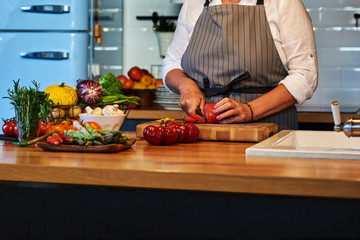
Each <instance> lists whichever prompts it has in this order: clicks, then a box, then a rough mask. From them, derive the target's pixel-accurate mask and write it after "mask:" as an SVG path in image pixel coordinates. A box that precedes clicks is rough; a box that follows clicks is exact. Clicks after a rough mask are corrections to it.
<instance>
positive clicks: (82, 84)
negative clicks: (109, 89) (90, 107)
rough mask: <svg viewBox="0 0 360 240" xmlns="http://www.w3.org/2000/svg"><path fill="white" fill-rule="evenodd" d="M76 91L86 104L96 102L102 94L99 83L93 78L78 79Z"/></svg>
mask: <svg viewBox="0 0 360 240" xmlns="http://www.w3.org/2000/svg"><path fill="white" fill-rule="evenodd" d="M76 91H77V94H78V96H79V98H80V100H81V101H83V102H84V103H87V104H95V103H97V102H98V101H99V100H100V98H101V96H102V94H103V89H102V86H101V85H100V83H98V82H95V81H93V80H82V81H78V83H77V85H76Z"/></svg>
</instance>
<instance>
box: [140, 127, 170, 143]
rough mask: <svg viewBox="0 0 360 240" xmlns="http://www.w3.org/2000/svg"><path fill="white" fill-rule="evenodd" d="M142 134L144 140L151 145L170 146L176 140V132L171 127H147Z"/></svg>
mask: <svg viewBox="0 0 360 240" xmlns="http://www.w3.org/2000/svg"><path fill="white" fill-rule="evenodd" d="M143 134H144V138H145V140H146V141H147V142H148V143H151V144H153V145H171V144H173V143H175V142H176V139H177V131H176V129H175V128H173V127H163V126H160V127H155V126H154V125H149V126H147V127H146V128H145V129H144V132H143Z"/></svg>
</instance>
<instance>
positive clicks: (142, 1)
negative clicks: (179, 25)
mask: <svg viewBox="0 0 360 240" xmlns="http://www.w3.org/2000/svg"><path fill="white" fill-rule="evenodd" d="M180 7H181V5H179V4H172V3H171V2H170V0H124V33H123V34H124V36H123V41H124V47H123V73H125V74H126V73H127V71H128V70H129V69H130V68H131V67H133V66H139V67H141V68H146V69H148V70H150V66H151V65H152V64H159V65H161V63H162V58H161V57H160V53H159V47H158V41H157V39H156V35H155V33H154V31H153V30H152V27H153V22H152V21H151V20H148V21H144V20H137V19H136V16H151V15H152V14H153V12H155V11H156V12H157V13H158V14H159V16H177V15H178V13H179V11H180Z"/></svg>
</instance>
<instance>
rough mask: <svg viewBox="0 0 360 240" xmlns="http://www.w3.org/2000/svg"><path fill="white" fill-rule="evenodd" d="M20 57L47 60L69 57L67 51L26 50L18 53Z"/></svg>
mask: <svg viewBox="0 0 360 240" xmlns="http://www.w3.org/2000/svg"><path fill="white" fill-rule="evenodd" d="M20 56H21V57H22V58H32V59H47V60H65V59H69V53H68V52H28V53H20Z"/></svg>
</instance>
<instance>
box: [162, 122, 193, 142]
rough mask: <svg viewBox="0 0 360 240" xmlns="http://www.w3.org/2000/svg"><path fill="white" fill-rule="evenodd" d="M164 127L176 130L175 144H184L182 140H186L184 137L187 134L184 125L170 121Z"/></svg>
mask: <svg viewBox="0 0 360 240" xmlns="http://www.w3.org/2000/svg"><path fill="white" fill-rule="evenodd" d="M166 126H172V127H174V128H175V129H176V131H177V139H176V142H184V140H185V138H186V136H187V134H188V132H187V129H186V126H185V125H182V123H181V122H174V121H171V122H167V123H166Z"/></svg>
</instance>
